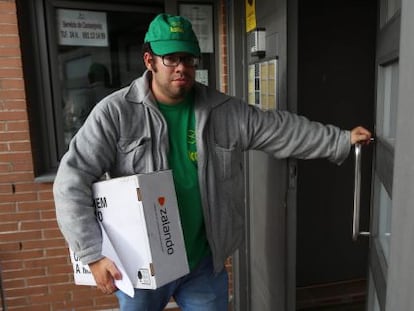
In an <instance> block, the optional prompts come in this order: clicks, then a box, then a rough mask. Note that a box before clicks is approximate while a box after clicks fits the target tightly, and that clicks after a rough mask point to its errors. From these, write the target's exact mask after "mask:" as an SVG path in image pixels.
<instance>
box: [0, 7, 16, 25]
mask: <svg viewBox="0 0 414 311" xmlns="http://www.w3.org/2000/svg"><path fill="white" fill-rule="evenodd" d="M5 13H6V12H3V11H1V10H0V23H1V24H17V16H16V14H5Z"/></svg>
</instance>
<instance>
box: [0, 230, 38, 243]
mask: <svg viewBox="0 0 414 311" xmlns="http://www.w3.org/2000/svg"><path fill="white" fill-rule="evenodd" d="M41 237H42V236H41V232H40V231H25V232H12V233H1V232H0V240H1V241H2V242H11V241H30V240H34V239H40V238H41Z"/></svg>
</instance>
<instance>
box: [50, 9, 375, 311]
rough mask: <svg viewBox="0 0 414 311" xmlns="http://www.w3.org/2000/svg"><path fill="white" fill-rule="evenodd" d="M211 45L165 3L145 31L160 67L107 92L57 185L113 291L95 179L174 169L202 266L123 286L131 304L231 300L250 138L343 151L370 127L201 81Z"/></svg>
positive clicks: (67, 225) (306, 149) (125, 305)
mask: <svg viewBox="0 0 414 311" xmlns="http://www.w3.org/2000/svg"><path fill="white" fill-rule="evenodd" d="M199 55H200V48H199V45H198V41H197V38H196V36H195V34H194V32H193V30H192V27H191V24H190V22H189V21H188V20H186V19H185V18H182V17H179V16H171V15H166V14H161V15H158V16H157V17H156V18H155V19H154V20H153V21H152V22H151V24H150V26H149V29H148V32H147V34H146V36H145V43H144V48H143V60H144V63H145V66H146V68H147V69H148V70H147V71H146V72H145V73H144V74H143V76H142V77H140V78H139V79H137V80H135V81H134V82H133V83H132V84H131V85H130V86H129V87H127V88H124V89H122V90H119V91H117V92H115V93H113V94H111V95H109V96H108V97H106V98H105V99H104V100H102V101H101V102H100V103H99V104H98V105H97V106H96V107H95V108H94V110H93V111H92V112H91V114H90V115H89V117H88V119H87V120H86V122H85V124H84V126H83V127H82V128H81V129H80V130H79V132H78V133H77V135H76V136H75V137H74V139H73V140H72V142H71V144H70V147H69V150H68V152H67V153H66V154H65V156H64V157H63V158H62V161H61V164H60V167H59V170H58V173H57V176H56V180H55V184H54V195H55V202H56V210H57V218H58V222H59V225H60V227H61V230H62V232H63V234H64V236H65V238H66V239H67V240H68V242H69V244H70V245H71V247H72V248H73V249H74V251H75V252H76V253H77V255H78V256H79V257H80V258H81V260H82V262H83V263H85V264H89V266H90V269H91V271H92V273H93V275H94V277H95V280H96V282H97V285H98V287H99V288H100V289H101V290H102V291H103V292H104V293H108V294H109V293H112V292H114V291H116V287H115V286H114V279H119V278H121V277H122V276H121V275H120V272H119V271H118V269H117V267H116V266H115V265H114V264H113V262H112V261H111V260H110V259H109V258H105V257H103V256H102V254H101V242H102V241H101V234H100V229H99V225H98V223H97V221H96V219H95V216H94V208H93V207H92V204H91V184H92V183H93V182H95V181H97V180H98V179H99V178H100V176H102V175H103V174H104V173H105V172H109V173H110V175H111V176H112V177H118V176H127V175H133V174H137V173H147V172H153V171H158V170H164V169H172V172H173V177H174V183H175V187H176V192H177V199H178V204H179V210H180V217H181V222H182V227H183V232H184V240H185V246H186V250H187V256H188V261H189V265H190V274H188V275H187V276H184V277H183V278H181V279H179V280H177V281H175V282H172V283H170V284H167V285H165V286H163V287H161V288H160V289H157V290H139V289H136V290H135V296H134V298H130V297H128V296H126V295H125V294H123V293H122V292H120V291H117V292H116V295H117V297H118V299H119V302H120V306H121V310H151V311H152V310H162V309H163V308H164V307H165V305H166V304H167V303H168V301H169V299H170V298H171V297H174V298H175V300H176V302H177V303H178V305H180V307H181V308H182V310H190V311H195V310H205V311H207V310H210V311H213V310H214V311H216V310H227V301H228V296H227V274H226V271H225V269H224V268H223V265H224V261H225V260H226V258H228V256H230V255H231V254H232V253H233V252H234V251H235V250H236V249H237V247H238V246H239V244H240V242H241V240H242V236H243V234H242V230H243V229H244V225H243V221H244V220H243V217H242V209H243V162H242V154H243V152H244V151H246V150H250V149H255V150H263V151H265V152H267V153H269V154H271V155H273V156H275V157H277V158H285V157H297V158H303V159H310V158H316V157H323V158H327V159H329V160H331V161H333V162H336V163H338V164H339V163H341V162H342V161H343V160H344V159H345V158H346V157H347V155H348V153H349V150H350V147H351V145H352V144H355V143H357V142H366V141H368V140H369V139H370V136H371V134H370V132H369V131H367V130H366V129H364V128H362V127H357V128H355V129H353V130H352V131H351V132H349V131H342V130H340V129H338V128H336V127H334V126H324V125H322V124H320V123H316V122H310V121H309V120H307V119H305V118H303V117H299V116H297V115H294V114H291V113H288V112H282V111H273V112H263V111H260V110H259V109H257V108H255V107H252V106H251V105H247V104H245V103H244V102H242V101H241V100H238V99H236V98H233V97H230V96H227V95H225V94H222V93H219V92H217V91H215V90H212V89H209V88H208V87H205V86H203V85H201V84H198V83H196V82H195V69H196V66H197V64H198V57H199Z"/></svg>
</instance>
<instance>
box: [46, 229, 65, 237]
mask: <svg viewBox="0 0 414 311" xmlns="http://www.w3.org/2000/svg"><path fill="white" fill-rule="evenodd" d="M62 236H63V235H62V233H61V232H60V230H59V229H58V228H56V229H51V230H43V238H45V239H52V238H57V237H62Z"/></svg>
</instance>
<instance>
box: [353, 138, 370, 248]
mask: <svg viewBox="0 0 414 311" xmlns="http://www.w3.org/2000/svg"><path fill="white" fill-rule="evenodd" d="M354 150H355V182H354V217H353V221H352V239H353V240H354V241H356V240H357V239H358V236H360V235H364V236H368V235H369V234H370V233H369V232H366V231H359V216H360V208H361V150H362V146H361V144H355V149H354Z"/></svg>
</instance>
